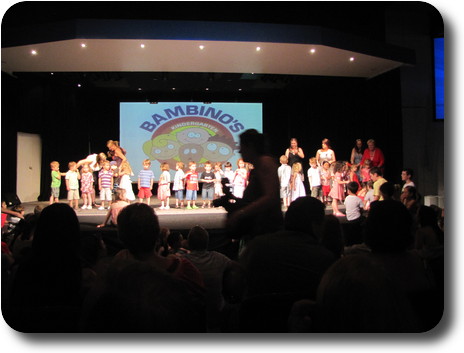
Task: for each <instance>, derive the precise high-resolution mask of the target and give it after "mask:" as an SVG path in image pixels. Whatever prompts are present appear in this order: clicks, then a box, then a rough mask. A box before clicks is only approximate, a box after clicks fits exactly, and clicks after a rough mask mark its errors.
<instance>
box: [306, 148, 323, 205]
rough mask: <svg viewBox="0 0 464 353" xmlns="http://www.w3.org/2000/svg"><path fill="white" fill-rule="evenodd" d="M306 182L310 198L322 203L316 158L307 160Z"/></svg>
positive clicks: (319, 174) (319, 172)
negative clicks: (309, 190) (307, 182)
mask: <svg viewBox="0 0 464 353" xmlns="http://www.w3.org/2000/svg"><path fill="white" fill-rule="evenodd" d="M309 165H310V168H309V169H308V181H309V187H310V189H311V197H315V198H316V199H318V200H321V201H322V183H321V170H320V169H319V167H318V166H317V160H316V157H312V158H310V159H309Z"/></svg>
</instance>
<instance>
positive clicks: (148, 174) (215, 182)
mask: <svg viewBox="0 0 464 353" xmlns="http://www.w3.org/2000/svg"><path fill="white" fill-rule="evenodd" d="M79 166H80V171H79ZM150 167H151V161H150V160H149V159H145V160H144V161H143V169H142V170H141V171H140V172H139V174H138V182H137V187H138V190H139V192H138V195H137V196H138V197H139V201H140V202H145V203H147V204H148V205H149V204H150V198H151V196H153V194H152V189H153V184H154V181H155V175H154V173H153V171H152V170H151V169H150ZM237 167H238V168H237V169H236V170H235V171H233V170H232V164H231V163H230V162H226V163H225V164H224V171H223V170H222V163H220V162H216V163H214V165H213V163H211V162H209V161H208V162H205V163H204V172H202V173H201V175H199V174H198V172H197V171H196V169H197V164H196V163H195V162H193V161H191V162H189V165H188V171H187V172H184V163H182V162H177V163H176V173H175V176H174V180H173V183H172V184H173V185H172V191H173V193H174V196H175V199H176V208H181V207H184V199H185V201H186V203H187V206H186V209H197V208H198V206H197V205H196V200H197V194H198V190H199V183H202V184H203V186H202V199H203V205H202V206H201V207H202V208H205V207H208V208H211V207H212V201H213V199H215V198H219V197H221V196H223V195H224V193H223V189H222V188H223V186H222V179H223V178H228V180H229V183H228V184H227V185H228V187H229V188H230V190H231V191H232V192H233V194H234V196H235V197H237V198H242V197H243V192H244V190H245V188H246V186H247V183H248V175H249V171H248V169H247V168H246V164H245V162H244V161H243V159H239V160H238V162H237ZM50 168H51V180H52V181H51V196H50V204H52V203H54V202H58V201H59V196H60V187H61V179H62V177H63V176H64V177H65V182H66V190H67V199H68V201H69V205H70V206H71V207H72V208H74V209H76V210H77V209H78V203H79V199H80V193H81V194H82V199H83V205H82V206H81V208H82V209H92V208H93V207H97V208H98V209H99V210H103V209H105V206H106V207H107V209H108V210H110V208H111V205H112V202H113V193H114V194H115V195H116V196H117V199H118V200H115V201H119V200H120V199H121V198H122V199H123V200H125V201H128V202H130V201H134V200H135V195H134V193H133V190H132V182H131V180H130V176H133V175H134V174H133V172H132V169H131V167H130V164H129V162H128V161H123V162H122V163H121V164H120V166H119V167H118V168H116V167H115V166H114V165H111V163H110V162H109V161H107V160H104V161H102V163H101V167H100V168H99V169H96V170H98V183H97V184H98V190H99V192H100V201H101V205H100V206H97V205H96V204H95V185H94V184H95V179H94V173H93V172H94V170H93V169H92V167H91V166H90V164H88V163H83V164H82V165H79V164H78V163H76V162H69V164H68V168H69V170H68V171H67V172H66V173H62V172H60V165H59V163H58V162H56V161H53V162H51V163H50ZM160 169H161V175H160V177H159V180H158V192H157V198H158V200H159V201H160V202H161V206H160V209H161V210H165V209H170V205H169V199H170V197H171V187H170V184H171V175H170V173H169V170H170V167H169V164H168V163H161V165H160ZM96 170H95V171H96ZM117 190H123V191H124V193H123V192H122V191H119V192H118V193H116V191H117ZM79 191H80V193H79ZM184 191H185V197H184Z"/></svg>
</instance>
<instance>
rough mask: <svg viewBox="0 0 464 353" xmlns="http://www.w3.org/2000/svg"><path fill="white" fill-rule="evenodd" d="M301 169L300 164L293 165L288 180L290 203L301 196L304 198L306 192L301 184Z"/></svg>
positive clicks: (302, 178) (302, 177) (302, 179)
mask: <svg viewBox="0 0 464 353" xmlns="http://www.w3.org/2000/svg"><path fill="white" fill-rule="evenodd" d="M302 170H303V167H302V166H301V163H300V162H296V163H293V165H292V176H291V178H290V190H291V191H290V193H291V201H292V202H293V201H295V200H296V199H297V198H299V197H301V196H306V190H305V187H304V184H303V181H304V176H303V173H302Z"/></svg>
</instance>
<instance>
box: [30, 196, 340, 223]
mask: <svg viewBox="0 0 464 353" xmlns="http://www.w3.org/2000/svg"><path fill="white" fill-rule="evenodd" d="M60 202H61V203H67V202H68V201H67V200H65V199H61V200H60ZM202 203H203V201H202V200H201V198H199V199H198V200H197V203H196V204H197V206H199V208H198V209H194V210H187V209H185V208H180V209H178V208H175V207H173V205H175V204H174V203H173V202H172V203H171V208H170V209H169V210H161V209H160V208H159V207H160V205H161V204H160V202H159V200H158V199H156V198H153V197H152V199H151V202H150V206H151V207H153V208H154V210H155V212H156V215H157V216H158V219H159V222H160V226H161V227H166V228H169V229H177V230H179V229H190V228H191V227H193V226H195V225H201V226H202V227H204V228H206V229H223V228H224V226H225V221H226V218H227V212H226V211H225V209H224V208H222V207H212V208H201V205H202ZM97 204H99V200H97ZM22 205H23V206H24V208H25V213H30V212H34V208H35V207H36V206H41V207H46V206H48V205H49V203H48V201H36V202H25V203H22ZM80 206H82V200H80V202H79V207H80ZM339 209H340V210H341V211H344V210H345V206H344V205H339ZM282 212H284V213H285V210H282ZM107 213H108V210H98V209H96V208H93V209H91V210H87V209H85V210H83V209H81V208H79V209H78V210H76V214H77V217H78V219H79V222H80V223H81V224H85V225H88V226H91V225H94V226H96V225H97V224H101V223H103V222H104V220H105V217H106V215H107ZM331 213H332V207H331V206H329V205H328V206H326V214H331ZM340 221H341V222H343V221H346V218H345V217H340Z"/></svg>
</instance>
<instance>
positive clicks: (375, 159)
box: [361, 139, 385, 171]
mask: <svg viewBox="0 0 464 353" xmlns="http://www.w3.org/2000/svg"><path fill="white" fill-rule="evenodd" d="M366 159H370V160H371V168H373V167H377V168H380V169H381V170H382V171H383V169H384V166H385V158H384V156H383V152H382V150H381V149H380V148H378V147H376V146H375V141H374V140H373V139H370V140H368V141H367V148H366V149H365V150H364V153H363V156H362V159H361V165H362V164H363V163H364V161H365V160H366Z"/></svg>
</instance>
